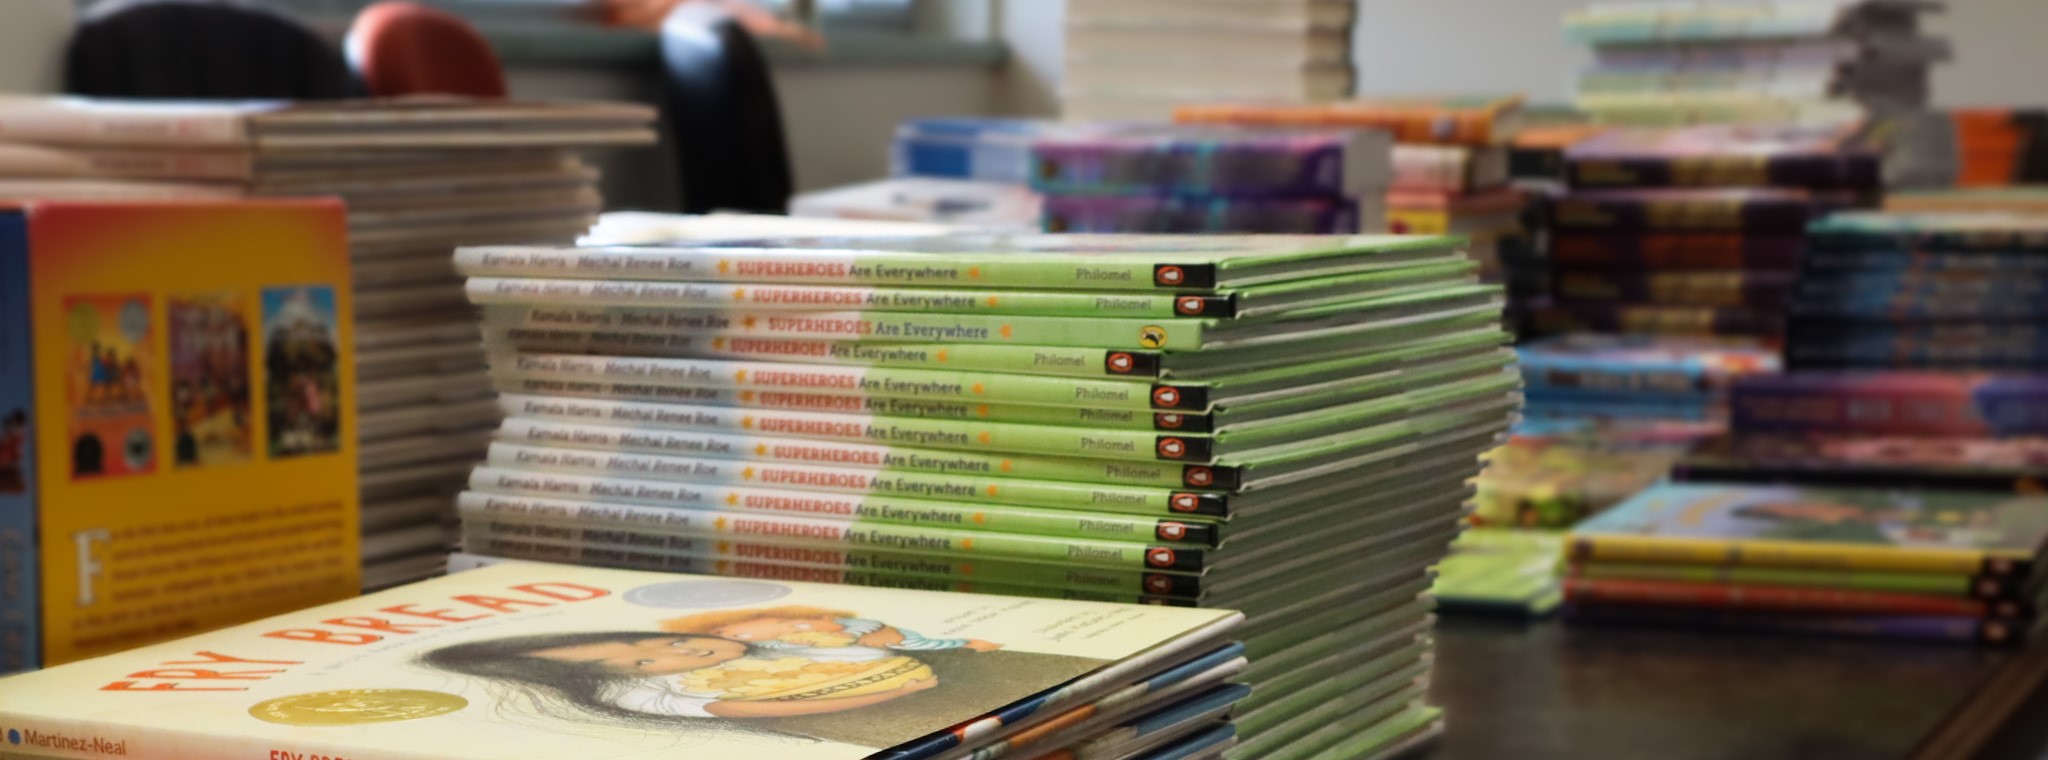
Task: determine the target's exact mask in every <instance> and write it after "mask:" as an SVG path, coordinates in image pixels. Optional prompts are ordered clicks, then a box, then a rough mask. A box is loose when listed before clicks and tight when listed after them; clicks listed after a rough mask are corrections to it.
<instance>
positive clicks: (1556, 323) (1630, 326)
mask: <svg viewBox="0 0 2048 760" xmlns="http://www.w3.org/2000/svg"><path fill="white" fill-rule="evenodd" d="M1783 319H1784V318H1783V316H1782V315H1780V314H1777V313H1774V312H1770V311H1764V310H1761V309H1745V308H1735V307H1713V306H1671V307H1661V306H1625V305H1614V304H1607V305H1602V304H1587V305H1573V306H1569V307H1561V308H1560V307H1553V308H1542V309H1536V310H1533V311H1531V312H1529V313H1528V320H1529V327H1531V328H1532V329H1535V330H1537V331H1540V332H1544V333H1554V332H1569V331H1586V330H1591V331H1601V332H1627V333H1652V334H1658V335H1778V334H1780V333H1782V332H1783V331H1784V329H1785V325H1784V321H1783Z"/></svg>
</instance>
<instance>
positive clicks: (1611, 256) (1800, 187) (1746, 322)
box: [1526, 125, 1882, 337]
mask: <svg viewBox="0 0 2048 760" xmlns="http://www.w3.org/2000/svg"><path fill="white" fill-rule="evenodd" d="M1880 164H1881V161H1880V158H1879V156H1878V155H1877V154H1876V153H1873V152H1870V151H1865V150H1861V149H1857V148H1854V147H1851V145H1850V136H1849V135H1848V134H1847V133H1846V132H1844V131H1842V130H1839V129H1834V128H1819V129H1815V128H1802V127H1742V126H1727V125H1706V126H1695V127H1682V128H1675V129H1615V130H1610V131H1608V132H1605V133H1602V134H1600V135H1598V136H1596V137H1593V138H1590V139H1587V140H1584V141H1581V142H1579V143H1577V144H1576V145H1573V146H1572V147H1571V148H1570V149H1569V150H1568V151H1567V152H1566V168H1567V171H1568V172H1569V176H1570V180H1571V184H1572V191H1571V192H1570V193H1568V194H1566V195H1564V196H1562V197H1560V198H1558V199H1556V200H1555V201H1554V202H1553V203H1552V204H1551V214H1552V218H1551V228H1552V230H1553V234H1552V237H1551V241H1550V259H1551V263H1552V265H1553V267H1554V271H1553V272H1552V277H1553V280H1554V286H1555V288H1556V293H1555V298H1554V299H1553V301H1552V303H1550V304H1548V305H1546V306H1541V307H1537V308H1535V309H1532V310H1531V312H1530V313H1529V314H1527V315H1526V319H1527V320H1528V324H1527V327H1528V328H1529V329H1530V330H1531V331H1532V332H1536V333H1548V332H1564V331H1586V330H1591V331H1600V332H1630V333H1642V332H1650V333H1691V334H1723V335H1751V336H1764V337H1776V336H1778V335H1781V334H1782V333H1783V331H1784V309H1783V304H1784V302H1785V299H1786V297H1787V294H1789V293H1790V292H1791V290H1792V287H1793V283H1794V281H1795V280H1796V278H1797V277H1796V276H1797V273H1798V271H1799V266H1800V264H1799V261H1800V253H1801V251H1802V250H1803V249H1804V247H1805V244H1806V242H1805V231H1806V227H1807V223H1808V221H1809V220H1811V219H1813V218H1815V217H1817V216H1820V215H1822V214H1824V213H1827V212H1829V211H1832V210H1836V209H1841V208H1854V207H1859V206H1868V205H1870V204H1872V203H1874V202H1875V196H1876V193H1877V192H1878V190H1879V188H1880V186H1881V180H1882V178H1881V176H1880V172H1879V169H1880Z"/></svg>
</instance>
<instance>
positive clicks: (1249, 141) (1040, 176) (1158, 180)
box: [1031, 125, 1391, 198]
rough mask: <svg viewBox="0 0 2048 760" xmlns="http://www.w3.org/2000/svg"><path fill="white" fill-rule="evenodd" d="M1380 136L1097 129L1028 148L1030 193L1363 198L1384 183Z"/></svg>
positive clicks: (1385, 143)
mask: <svg viewBox="0 0 2048 760" xmlns="http://www.w3.org/2000/svg"><path fill="white" fill-rule="evenodd" d="M1390 150H1391V143H1390V141H1389V139H1388V138H1387V135H1386V134H1385V133H1383V132H1372V131H1349V132H1321V133H1316V132H1300V131H1293V130H1261V129H1251V128H1242V127H1213V126H1196V125H1181V126H1173V125H1162V126H1126V127H1114V128H1112V127H1099V128H1095V129H1090V130H1086V131H1085V132H1084V131H1077V130H1069V131H1066V132H1054V133H1051V134H1048V135H1044V136H1041V137H1040V138H1039V139H1037V140H1035V141H1033V142H1032V144H1031V160H1032V176H1031V186H1032V188H1033V189H1035V190H1037V191H1039V192H1041V193H1045V194H1047V195H1166V196H1197V197H1230V198H1245V197H1275V198H1278V197H1319V196H1335V197H1347V196H1348V197H1359V196H1364V195H1367V194H1370V193H1372V192H1375V191H1377V190H1379V189H1380V188H1383V187H1385V186H1386V185H1387V182H1388V178H1389V175H1390V167H1389V165H1388V161H1389V151H1390Z"/></svg>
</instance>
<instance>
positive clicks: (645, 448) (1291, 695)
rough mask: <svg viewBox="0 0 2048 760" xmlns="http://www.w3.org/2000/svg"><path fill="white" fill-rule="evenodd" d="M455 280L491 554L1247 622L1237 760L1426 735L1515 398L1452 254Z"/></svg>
mask: <svg viewBox="0 0 2048 760" xmlns="http://www.w3.org/2000/svg"><path fill="white" fill-rule="evenodd" d="M457 261H458V268H459V269H460V270H461V271H462V272H463V273H464V274H466V275H469V277H470V278H471V279H470V280H469V292H470V295H471V297H472V298H473V299H474V300H475V301H476V303H478V304H479V305H481V306H483V307H484V324H485V333H486V341H487V343H488V344H489V346H490V348H491V351H492V356H493V358H492V371H493V374H494V376H495V378H496V380H497V383H498V387H499V389H500V391H501V394H502V395H501V396H500V403H502V404H503V406H504V408H505V410H506V412H507V414H508V415H509V419H508V420H507V421H506V422H505V423H504V426H503V427H502V428H501V429H500V432H499V436H498V441H497V443H495V444H494V445H493V446H492V449H491V453H490V456H489V459H488V461H487V462H486V463H485V464H484V465H483V466H481V467H479V468H477V470H476V471H475V472H474V473H473V475H472V476H471V480H470V486H471V488H470V490H469V491H468V492H466V493H464V494H462V496H461V497H460V500H459V501H460V509H461V511H462V512H463V515H464V525H463V533H464V549H465V551H467V552H469V553H473V554H479V555H488V556H496V557H505V558H518V559H532V560H543V561H557V562H571V563H585V564H597V565H614V566H621V567H631V568H639V569H661V570H670V571H678V572H693V573H706V574H714V575H726V576H750V577H762V578H800V579H806V580H825V581H833V582H841V583H852V584H863V585H880V586H908V587H917V588H943V589H956V590H972V591H978V592H985V593H993V594H1007V595H1013V596H1028V597H1063V598H1079V599H1098V600H1114V601H1131V602H1147V603H1155V604H1168V605H1199V606H1205V607H1206V606H1222V607H1231V608H1236V609H1242V610H1244V612H1245V613H1246V615H1247V622H1246V626H1245V628H1244V629H1243V632H1242V634H1241V635H1242V637H1243V639H1244V641H1245V644H1246V646H1247V648H1248V651H1249V653H1250V654H1251V655H1252V657H1253V660H1254V662H1255V663H1256V664H1254V665H1253V666H1251V667H1250V668H1249V669H1248V670H1247V671H1246V673H1245V679H1246V681H1247V682H1248V683H1250V684H1252V685H1253V686H1255V687H1258V689H1259V690H1258V691H1257V692H1256V693H1255V694H1254V696H1252V697H1250V698H1249V699H1248V700H1247V701H1245V702H1244V703H1243V706H1242V710H1241V713H1240V718H1239V721H1238V725H1239V727H1240V731H1241V736H1242V737H1243V738H1242V744H1241V745H1240V749H1239V750H1238V752H1239V753H1240V755H1239V756H1243V757H1262V758H1263V757H1281V756H1293V754H1301V755H1307V754H1311V753H1313V752H1317V751H1324V750H1328V751H1332V752H1341V754H1342V755H1343V756H1347V757H1349V756H1362V755H1369V754H1371V752H1370V751H1368V750H1370V749H1374V748H1379V749H1384V748H1385V747H1390V746H1393V745H1395V744H1398V743H1400V742H1402V741H1406V740H1408V739H1412V738H1415V737H1420V736H1426V735H1429V734H1431V733H1432V732H1433V731H1434V730H1435V729H1434V728H1432V726H1433V725H1434V722H1433V721H1434V715H1435V713H1434V708H1430V707H1427V706H1424V705H1423V704H1422V703H1421V702H1420V701H1419V698H1420V696H1421V691H1420V688H1419V686H1418V684H1419V682H1418V681H1417V679H1418V678H1419V677H1421V676H1424V675H1426V674H1427V672H1428V668H1429V666H1428V654H1429V652H1430V651H1431V649H1430V647H1431V645H1430V643H1429V638H1428V633H1429V630H1430V618H1429V615H1428V607H1429V603H1428V601H1427V599H1426V598H1424V597H1423V593H1424V592H1426V591H1427V589H1428V586H1429V575H1428V568H1429V567H1430V566H1432V565H1434V564H1435V563H1436V561H1437V560H1438V559H1440V558H1441V557H1442V556H1443V554H1444V552H1445V547H1446V546H1447V545H1448V544H1449V542H1450V541H1451V539H1452V538H1453V537H1454V536H1455V535H1456V534H1457V532H1458V530H1459V529H1460V527H1461V526H1462V525H1463V522H1464V520H1465V515H1466V512H1467V503H1468V500H1469V498H1470V495H1471V494H1470V490H1469V487H1468V486H1467V481H1468V480H1470V479H1471V478H1472V477H1473V476H1474V475H1476V474H1477V472H1478V457H1479V455H1480V453H1482V452H1484V451H1485V450H1487V449H1489V448H1491V447H1492V446H1494V445H1495V444H1496V443H1497V442H1498V440H1499V439H1500V436H1501V434H1502V433H1503V431H1504V430H1505V429H1506V428H1507V426H1508V425H1509V424H1510V423H1511V421H1512V418H1513V416H1514V414H1515V411H1516V409H1517V408H1518V407H1519V406H1520V394H1519V388H1520V385H1521V380H1520V377H1519V375H1518V374H1517V373H1516V372H1515V371H1514V370H1513V368H1512V366H1511V363H1512V361H1513V356H1512V353H1511V352H1509V351H1508V350H1506V349H1505V348H1504V347H1503V345H1504V343H1505V341H1506V340H1507V335H1506V334H1505V333H1504V332H1503V331H1502V330H1501V329H1500V308H1501V298H1500V292H1499V289H1498V288H1495V287H1492V286H1486V285H1481V284H1478V283H1476V282H1475V280H1474V277H1473V274H1472V272H1473V265H1472V264H1471V263H1470V262H1468V261H1466V260H1465V258H1464V255H1463V253H1462V252H1461V251H1460V250H1458V248H1457V247H1456V241H1455V240H1454V239H1450V238H1444V237H1420V236H1409V237H1400V236H1361V237H1284V236H1250V237H1232V236H1188V237H1147V236H1134V235H1108V236H1087V235H1067V236H1024V237H1013V238H1002V237H979V236H952V237H932V238H920V239H874V238H870V239H841V240H808V241H806V240H785V241H755V242H751V243H733V244H726V245H717V246H704V247H696V248H674V247H669V248H624V247H620V248H597V249H574V248H545V247H477V248H466V249H463V250H461V251H460V252H458V254H457ZM1369 737H1370V738H1369ZM1283 748H1284V751H1285V752H1287V753H1293V754H1276V753H1279V752H1282V751H1283Z"/></svg>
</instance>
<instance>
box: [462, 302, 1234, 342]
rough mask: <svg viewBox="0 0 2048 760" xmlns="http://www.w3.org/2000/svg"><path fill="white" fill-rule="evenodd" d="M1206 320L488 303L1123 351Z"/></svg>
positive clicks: (580, 324)
mask: <svg viewBox="0 0 2048 760" xmlns="http://www.w3.org/2000/svg"><path fill="white" fill-rule="evenodd" d="M1208 324H1210V323H1209V322H1207V321H1206V320H1179V321H1173V320H1145V319H1111V318H1061V317H997V316H978V315H970V314H960V315H947V314H911V313H896V312H876V313H868V312H859V311H835V312H794V313H778V312H761V313H752V312H744V313H742V312H718V311H675V310H669V309H636V308H625V307H606V308H600V307H587V306H511V305H499V306H487V307H485V308H484V325H485V327H486V328H487V329H491V328H496V329H555V328H564V327H568V328H582V329H594V330H604V331H608V332H618V333H639V334H652V335H661V334H668V333H674V332H679V331H686V332H693V333H697V334H699V335H703V336H705V337H726V338H746V337H751V338H803V339H812V340H857V341H874V342H884V343H893V342H930V341H940V342H958V343H977V344H987V343H992V344H1008V345H1019V346H1028V345H1044V346H1065V347H1072V348H1110V349H1125V350H1153V349H1166V350H1196V349H1200V348H1201V347H1202V346H1203V343H1204V341H1203V337H1202V336H1203V332H1204V330H1203V328H1204V327H1205V326H1207V325H1208Z"/></svg>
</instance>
